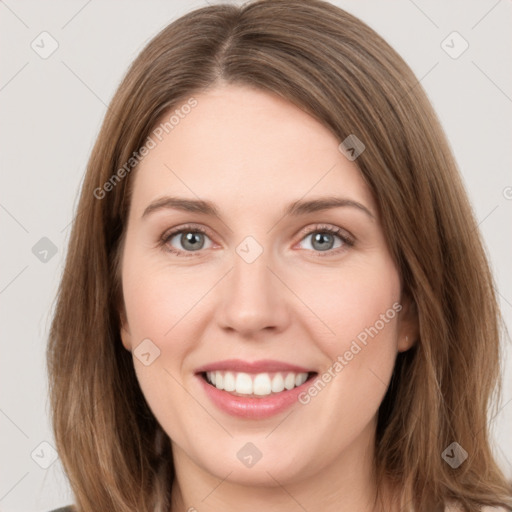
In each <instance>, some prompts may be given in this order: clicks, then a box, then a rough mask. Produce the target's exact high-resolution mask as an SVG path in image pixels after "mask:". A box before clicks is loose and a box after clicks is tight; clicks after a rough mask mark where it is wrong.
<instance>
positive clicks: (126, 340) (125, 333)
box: [119, 305, 132, 352]
mask: <svg viewBox="0 0 512 512" xmlns="http://www.w3.org/2000/svg"><path fill="white" fill-rule="evenodd" d="M119 325H120V333H119V334H120V336H121V341H122V343H123V347H124V348H125V349H126V350H128V352H131V351H132V335H131V332H130V327H129V325H128V320H127V318H126V311H125V309H124V305H123V306H122V307H121V310H120V312H119Z"/></svg>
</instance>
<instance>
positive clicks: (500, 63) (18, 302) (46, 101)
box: [0, 0, 512, 512]
mask: <svg viewBox="0 0 512 512" xmlns="http://www.w3.org/2000/svg"><path fill="white" fill-rule="evenodd" d="M211 1H212V0H211ZM333 3H335V4H336V5H339V6H340V7H342V8H345V9H346V10H348V11H349V12H351V13H353V14H355V15H356V16H359V17H360V18H361V19H363V20H364V21H365V22H367V23H368V24H369V25H370V26H372V27H373V28H374V29H375V30H376V31H377V32H379V33H380V34H381V35H382V36H383V37H384V38H385V39H387V41H388V42H390V43H391V45H392V46H393V47H394V48H396V49H397V50H398V52H399V53H400V54H401V55H402V56H403V57H404V59H405V60H406V61H407V62H408V64H409V65H410V66H411V67H412V69H413V71H414V72H415V73H416V75H417V77H418V79H420V80H421V83H422V85H423V87H424V88H425V89H426V91H427V93H428V95H429V97H430V99H431V101H432V103H433V105H434V108H435V109H436V111H437V112H438V115H439V117H440V119H441V122H442V124H443V126H444V128H445V130H446V133H447V135H448V139H449V141H450V143H451V146H452V148H453V151H454V153H455V156H456V158H457V161H458V163H459V166H460V169H461V172H462V174H463V178H464V180H465V183H466V185H467V188H468V193H469V196H470V199H471V201H472V204H473V206H474V210H475V213H476V217H477V218H478V220H479V222H480V228H481V230H482V232H483V235H484V238H485V242H486V245H487V249H488V254H489V257H490V260H491V263H492V267H493V270H494V273H495V277H496V282H497V288H498V290H499V294H500V296H499V298H500V302H501V307H502V310H503V314H504V318H505V322H506V324H507V325H508V328H509V330H510V326H511V318H512V286H511V285H512V272H511V261H512V258H511V256H512V247H511V245H512V236H511V234H512V233H511V229H510V227H511V224H512V223H511V221H512V175H511V173H510V169H511V161H512V144H511V142H512V139H511V137H510V136H511V132H512V115H511V112H512V99H511V98H512V72H511V71H512V69H511V68H512V45H511V35H510V34H511V33H512V31H511V23H510V20H511V16H512V2H511V0H499V1H496V0H480V1H476V0H473V1H467V0H465V1H464V0H458V1H454V0H452V1H451V2H445V1H441V0H437V1H427V0H415V1H412V0H396V1H387V2H382V1H380V0H372V1H369V0H338V1H335V2H333ZM204 5H206V2H204V1H193V2H186V1H145V2H143V1H124V2H116V1H112V0H108V1H106V0H102V1H101V2H100V1H99V0H92V1H91V0H89V1H80V2H78V1H69V0H67V1H65V2H64V1H60V2H57V1H47V2H35V1H27V2H19V1H18V2H17V1H15V0H6V1H0V48H1V49H2V53H1V63H0V66H1V67H0V70H1V71H0V73H1V74H0V108H1V119H2V123H1V127H0V130H1V131H0V141H1V149H2V151H1V158H0V169H1V188H0V192H1V195H0V221H1V225H0V226H1V237H2V238H1V239H2V252H1V261H0V269H1V273H0V305H1V315H2V316H1V325H2V331H1V333H2V338H1V344H2V357H1V367H0V379H1V387H0V390H1V395H0V429H1V430H0V432H1V435H0V450H1V452H0V453H1V464H0V510H1V511H3V512H14V511H24V512H28V511H45V510H49V509H51V508H53V507H56V506H59V505H63V504H66V503H70V502H71V501H72V498H71V494H70V491H69V488H68V485H67V483H66V479H65V477H64V475H63V473H62V468H61V465H60V462H59V460H56V461H55V462H54V463H53V464H51V465H50V466H49V467H48V469H43V468H42V467H40V465H41V464H42V465H45V464H49V463H50V462H51V461H52V450H51V448H50V447H49V446H48V445H47V444H43V445H40V443H42V442H46V443H49V444H50V445H52V444H53V438H52V434H51V430H50V427H49V420H48V400H47V388H46V386H47V384H46V374H45V360H44V354H45V345H46V339H47V333H48V327H49V321H50V316H51V307H52V301H53V298H54V296H55V292H56V289H57V285H58V282H59V276H60V273H61V270H62V265H63V261H64V255H65V248H66V243H67V240H68V236H69V223H70V222H71V219H72V217H73V207H74V205H75V202H76V196H77V191H78V188H79V186H80V183H81V180H82V177H83V173H84V170H85V165H86V162H87V159H88V156H89V153H90V151H91V149H92V145H93V142H94V139H95V138H96V135H97V133H98V130H99V127H100V124H101V121H102V118H103V116H104V114H105V111H106V105H107V104H108V102H109V101H110V99H111V98H112V95H113V93H114V91H115V89H116V87H117V85H118V84H119V82H120V80H121V78H122V76H123V75H124V73H125V71H126V69H127V67H128V65H129V64H130V62H131V61H132V60H133V59H134V57H135V56H136V55H137V54H138V52H139V51H140V50H141V49H142V48H143V46H144V45H145V44H146V43H147V41H148V40H149V39H150V38H152V37H153V36H154V35H155V34H156V33H157V32H158V31H159V30H160V29H161V28H163V27H164V26H165V25H167V24H168V23H169V22H170V21H172V20H173V19H175V18H177V17H179V16H181V15H182V14H184V13H186V12H188V11H190V10H192V9H193V8H195V7H199V6H204ZM43 31H48V32H49V33H50V34H51V36H52V37H53V38H54V39H55V40H56V41H57V42H58V45H59V46H58V49H57V50H56V51H55V53H53V54H52V55H51V56H50V57H49V58H47V59H42V58H41V57H40V56H39V55H38V54H37V53H36V52H35V51H34V50H33V49H32V48H31V43H32V41H34V40H35V41H36V43H37V44H39V45H40V46H42V45H43V43H42V42H41V39H40V38H38V36H39V34H40V33H41V32H43ZM453 31H457V32H459V33H460V34H461V35H462V37H463V38H464V39H465V40H466V41H467V42H468V43H469V48H468V49H467V51H465V52H464V53H463V54H462V55H461V56H460V57H459V58H457V59H453V58H451V57H450V56H449V55H448V54H447V53H446V52H445V51H444V50H443V48H442V47H441V43H442V41H443V40H445V38H446V37H447V36H448V35H449V34H451V33H452V32H453ZM450 41H452V39H448V42H447V44H449V45H452V46H454V47H455V49H457V48H458V47H457V45H458V44H459V43H457V42H456V41H455V42H454V43H451V42H450ZM47 44H48V42H47V43H45V48H48V47H49V46H47ZM459 48H460V46H459ZM42 237H48V238H49V239H50V240H51V241H52V242H53V244H55V246H56V247H57V251H58V252H57V254H56V255H55V256H54V257H52V258H50V259H49V260H48V261H47V262H46V263H44V262H42V261H40V260H39V259H38V258H36V256H35V255H34V254H33V253H32V247H33V246H34V245H35V244H36V243H37V242H38V241H39V240H40V239H41V238H42ZM511 353H512V350H511V348H510V343H509V342H506V349H505V352H504V358H503V361H504V366H506V368H507V370H506V373H505V377H504V384H505V386H504V387H505V393H504V397H503V401H502V407H501V409H500V412H499V413H498V415H497V416H496V417H495V418H494V420H493V427H494V438H495V443H496V452H497V456H498V458H499V460H500V462H501V464H502V465H503V468H504V470H505V471H506V473H507V475H508V476H509V477H510V478H512V439H511V436H510V432H511V426H512V389H511V388H512V385H511V384H512V367H511V366H512V356H511ZM507 434H509V435H507ZM31 454H33V458H32V457H31ZM36 461H37V462H36Z"/></svg>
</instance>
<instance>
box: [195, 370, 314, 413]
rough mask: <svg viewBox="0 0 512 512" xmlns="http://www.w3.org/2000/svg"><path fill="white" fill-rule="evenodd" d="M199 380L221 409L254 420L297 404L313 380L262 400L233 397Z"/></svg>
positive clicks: (198, 376)
mask: <svg viewBox="0 0 512 512" xmlns="http://www.w3.org/2000/svg"><path fill="white" fill-rule="evenodd" d="M197 378H198V379H199V380H200V381H201V383H202V385H203V388H204V390H205V392H206V394H207V395H208V397H209V398H210V400H211V401H212V402H213V403H214V404H215V405H216V406H217V407H218V408H219V409H221V410H222V411H224V412H227V413H228V414H231V415H233V416H238V417H239V418H247V419H253V420H259V419H264V418H270V417H271V416H274V415H276V414H279V413H281V412H283V411H285V410H286V409H288V408H289V407H291V406H292V405H293V404H294V403H297V402H298V395H299V394H300V393H301V392H302V391H303V390H304V389H306V388H307V387H309V386H310V385H311V380H312V379H308V380H307V381H306V382H304V384H301V385H300V386H297V387H296V388H293V389H290V390H286V391H281V392H280V393H275V394H271V395H268V396H265V397H261V398H253V397H243V396H237V395H232V394H231V393H228V392H227V391H223V390H220V389H217V388H216V387H215V386H212V385H211V384H208V382H206V380H205V379H204V378H203V377H202V376H201V375H197Z"/></svg>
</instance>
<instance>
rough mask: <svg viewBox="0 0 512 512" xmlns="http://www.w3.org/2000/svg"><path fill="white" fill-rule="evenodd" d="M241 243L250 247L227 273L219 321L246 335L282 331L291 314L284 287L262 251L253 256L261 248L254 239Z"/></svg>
mask: <svg viewBox="0 0 512 512" xmlns="http://www.w3.org/2000/svg"><path fill="white" fill-rule="evenodd" d="M258 245H259V244H258ZM241 246H242V249H247V250H246V251H245V252H244V251H242V254H243V256H240V257H237V258H236V261H235V262H234V267H233V269H232V271H231V272H230V273H229V275H228V276H227V277H226V282H225V284H224V287H223V290H222V299H221V302H220V305H219V308H218V314H217V321H218V323H219V325H220V326H221V327H222V328H224V329H227V330H232V331H236V332H238V333H240V334H241V335H243V336H250V335H254V334H256V333H257V332H259V331H263V330H265V331H269V330H273V331H280V330H282V329H284V328H285V327H286V325H287V323H288V318H289V315H288V307H287V303H286V297H285V296H284V295H283V287H282V285H281V284H280V283H279V281H278V280H277V279H276V278H275V276H274V275H273V273H272V272H271V271H270V268H269V266H268V264H267V263H268V262H267V260H266V258H265V256H264V255H263V251H261V253H260V254H259V255H258V256H257V257H256V258H255V257H254V256H255V254H256V253H257V252H258V247H257V246H256V245H255V244H254V241H251V240H246V242H245V244H243V245H242V244H241ZM239 247H240V246H239ZM247 256H250V258H248V257H247ZM248 260H252V262H251V263H248Z"/></svg>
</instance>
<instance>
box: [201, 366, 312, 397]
mask: <svg viewBox="0 0 512 512" xmlns="http://www.w3.org/2000/svg"><path fill="white" fill-rule="evenodd" d="M206 379H207V381H208V382H209V383H210V384H213V385H214V386H215V387H216V388H217V389H221V390H225V391H229V392H234V393H237V394H239V395H256V396H268V395H270V394H271V393H280V392H281V391H284V390H285V389H286V390H290V389H293V388H294V387H296V386H301V385H302V384H304V382H306V380H307V379H308V374H307V373H293V372H287V373H275V374H272V375H271V374H269V373H257V374H249V373H244V372H223V371H215V372H207V373H206Z"/></svg>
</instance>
